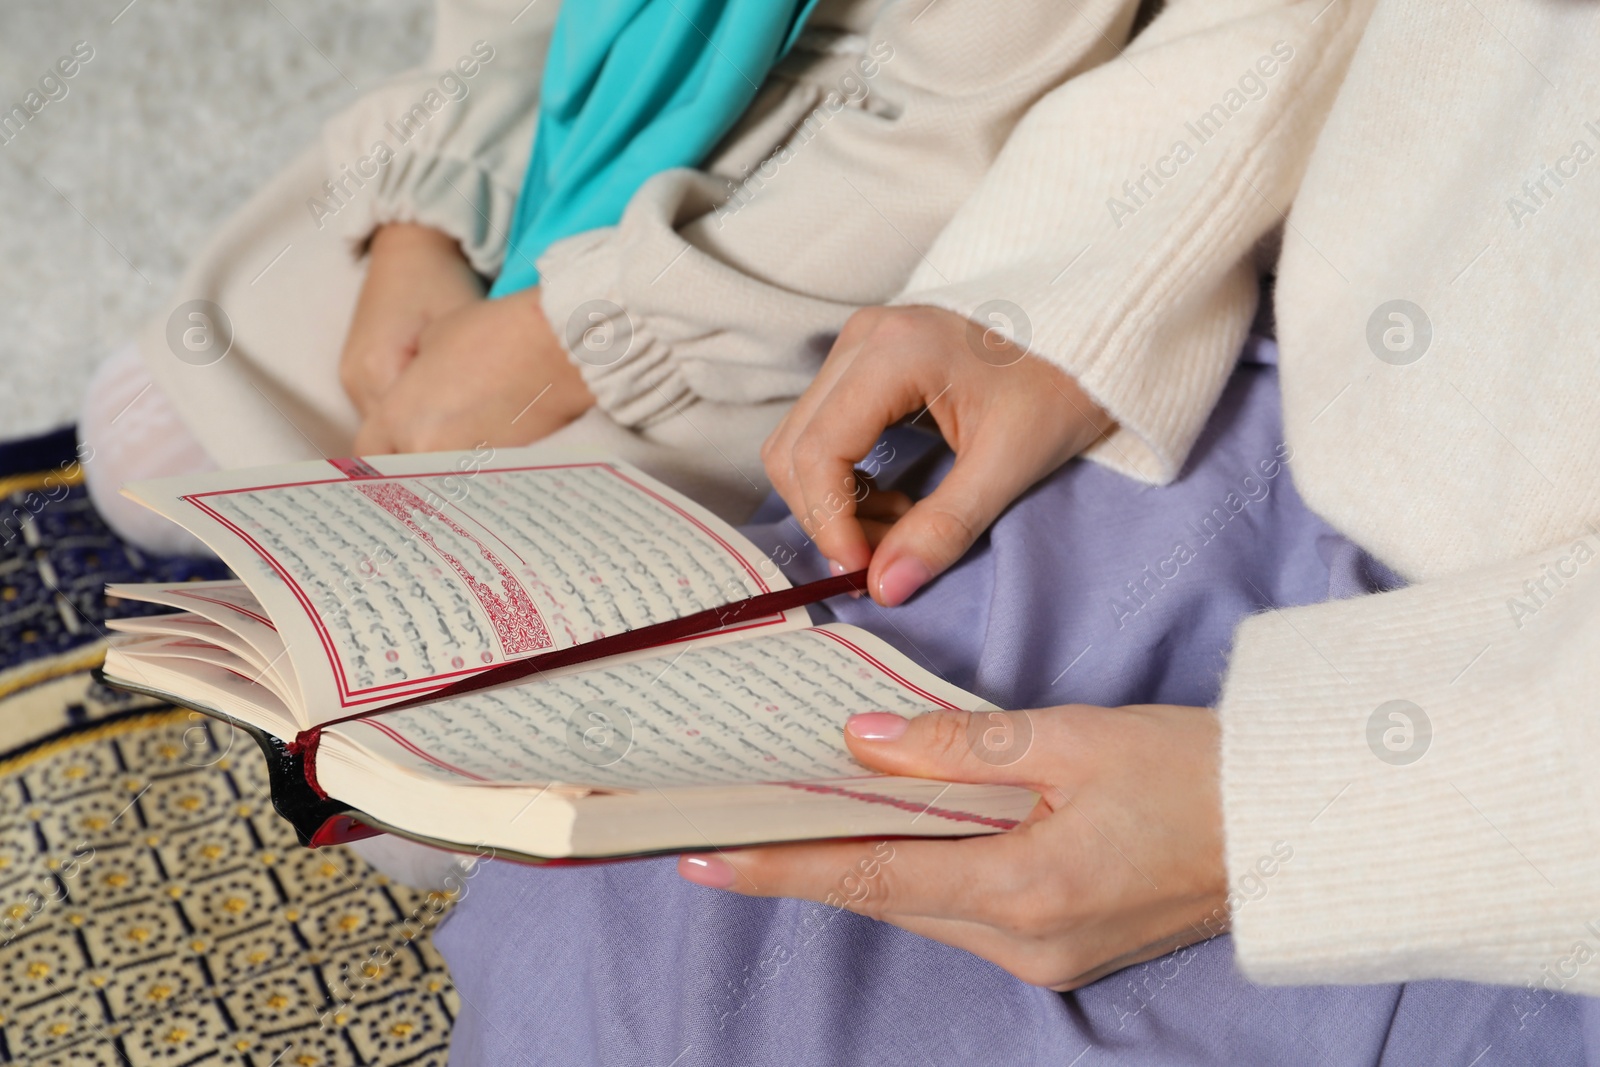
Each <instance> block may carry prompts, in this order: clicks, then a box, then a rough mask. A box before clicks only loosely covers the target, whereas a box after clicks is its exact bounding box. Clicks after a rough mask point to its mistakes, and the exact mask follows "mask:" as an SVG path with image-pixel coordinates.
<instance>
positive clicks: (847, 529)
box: [761, 307, 1112, 606]
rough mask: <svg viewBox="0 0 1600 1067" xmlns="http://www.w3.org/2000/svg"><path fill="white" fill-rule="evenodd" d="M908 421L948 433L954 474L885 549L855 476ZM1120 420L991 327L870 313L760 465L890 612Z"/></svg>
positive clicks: (944, 316) (902, 523)
mask: <svg viewBox="0 0 1600 1067" xmlns="http://www.w3.org/2000/svg"><path fill="white" fill-rule="evenodd" d="M908 415H909V416H915V417H916V419H914V420H913V421H918V420H926V421H923V422H922V425H927V423H928V422H932V423H934V424H936V425H937V426H938V427H939V430H940V432H941V433H943V434H944V439H945V440H946V441H947V442H949V444H950V447H951V448H953V449H955V451H956V462H955V466H954V467H952V468H951V470H950V473H949V475H947V476H946V477H945V479H944V481H943V482H942V483H940V485H939V487H938V488H937V489H936V490H934V492H932V493H930V494H929V495H928V496H927V497H926V498H925V499H923V500H921V501H918V502H917V503H916V504H915V505H914V506H913V507H911V508H910V509H909V510H908V511H906V512H905V514H904V516H903V517H902V518H900V519H899V520H898V521H896V522H895V523H894V524H893V525H892V526H891V527H890V528H889V530H888V533H887V534H886V535H884V536H883V538H882V541H881V543H879V544H878V547H877V550H876V551H873V550H872V549H871V548H870V547H869V542H868V535H867V531H866V530H865V529H863V527H862V523H861V518H862V516H861V515H859V514H858V509H857V506H856V496H857V495H858V494H856V493H855V492H854V488H855V485H856V482H855V477H856V476H855V473H854V471H853V466H854V464H856V463H857V462H859V461H860V460H862V459H864V458H865V457H866V455H867V453H868V451H869V450H870V449H871V448H872V446H873V444H874V443H876V442H877V440H878V437H879V435H880V434H882V433H883V431H884V430H885V429H886V428H888V427H889V426H891V425H893V424H894V423H895V422H896V421H897V420H899V419H901V418H903V417H905V416H908ZM1111 422H1112V420H1111V417H1110V416H1109V415H1107V414H1106V413H1105V412H1104V411H1103V410H1101V409H1100V407H1098V406H1097V405H1096V404H1095V403H1094V402H1093V401H1092V400H1090V399H1089V398H1088V396H1087V395H1085V394H1084V392H1083V390H1081V389H1079V388H1078V385H1077V383H1076V382H1074V381H1073V380H1072V379H1071V378H1070V377H1068V376H1067V375H1066V374H1064V373H1062V372H1061V371H1060V370H1058V369H1056V368H1055V367H1054V366H1052V365H1050V364H1049V363H1046V362H1045V361H1044V360H1042V359H1038V358H1035V357H1033V356H1030V355H1028V354H1027V353H1025V352H1024V351H1023V350H1022V349H1020V348H1018V347H1016V346H1015V345H1013V344H1011V343H1010V342H1009V341H1006V340H1005V339H1003V338H1001V337H1000V336H999V335H998V334H997V333H996V332H995V331H993V330H987V331H986V330H984V329H983V327H981V326H978V325H977V324H975V323H973V322H970V321H968V320H967V319H964V318H962V317H961V316H959V315H956V314H954V313H953V312H949V311H944V310H942V309H939V308H931V307H896V308H867V309H865V310H862V311H858V312H857V313H856V314H855V315H853V316H851V318H850V321H849V322H847V323H846V324H845V328H844V329H843V330H842V331H841V332H840V334H839V339H838V341H837V342H835V344H834V346H833V351H832V352H830V353H829V354H828V359H827V361H826V362H825V363H824V364H823V365H822V370H821V371H820V372H819V373H818V374H817V378H816V381H814V382H812V383H811V387H810V388H808V389H807V390H806V391H805V394H804V395H803V396H801V398H800V400H799V401H798V402H797V403H796V404H795V406H794V408H793V410H791V411H790V412H789V414H788V415H787V416H786V417H785V418H784V420H783V422H782V423H780V424H779V425H778V428H777V429H776V430H774V431H773V433H772V436H771V437H769V438H768V439H767V443H766V444H765V445H764V446H763V447H762V450H761V458H762V461H763V462H764V463H765V465H766V469H767V474H768V475H769V476H770V477H771V478H772V484H773V486H774V487H775V488H776V489H777V490H778V492H779V493H780V494H781V495H782V496H783V499H784V502H785V503H787V504H788V505H789V507H790V509H791V510H792V511H793V512H794V514H795V516H796V518H797V519H799V520H800V523H801V525H802V527H803V528H804V529H805V530H806V533H807V534H808V535H809V536H810V537H811V538H812V539H813V540H815V541H816V543H817V547H818V548H820V549H821V550H822V553H823V555H825V556H826V557H827V558H828V559H829V560H831V561H833V562H834V564H835V565H836V566H835V570H841V571H853V570H858V569H860V568H862V567H865V566H867V565H868V561H869V560H870V561H871V570H870V572H869V574H868V576H867V588H868V589H869V590H870V591H871V593H872V596H873V598H874V599H876V600H877V601H878V602H879V603H880V604H885V605H890V606H892V605H895V604H899V603H902V602H903V601H905V600H906V598H908V597H909V596H911V594H912V593H914V592H916V591H917V589H918V588H920V587H921V586H922V585H924V584H925V583H926V582H927V581H928V580H929V579H931V578H933V577H934V576H935V575H937V574H939V573H940V572H942V571H943V570H945V568H947V567H949V566H950V565H951V564H952V563H954V562H955V561H956V560H958V559H960V558H961V555H962V554H963V553H964V552H966V550H967V549H968V548H970V547H971V546H972V543H973V542H974V541H976V540H977V539H978V537H979V536H980V535H981V534H982V533H983V531H984V530H986V529H988V527H989V524H990V523H992V522H993V521H994V520H995V518H996V517H998V516H999V514H1000V512H1002V511H1003V510H1005V508H1006V506H1007V505H1009V504H1010V503H1011V502H1012V501H1013V500H1015V499H1016V498H1017V497H1019V496H1021V495H1022V494H1023V493H1024V492H1025V491H1027V489H1028V488H1029V487H1030V486H1032V485H1033V483H1034V482H1037V481H1038V480H1039V479H1040V478H1043V477H1044V476H1045V475H1047V474H1049V473H1051V472H1052V471H1054V470H1055V469H1056V468H1057V467H1059V466H1061V464H1063V463H1065V462H1066V461H1067V460H1068V459H1070V458H1072V457H1073V456H1075V455H1077V454H1078V453H1079V452H1081V451H1082V450H1083V449H1085V448H1087V447H1088V446H1089V445H1090V444H1092V443H1093V442H1094V441H1095V439H1096V438H1098V437H1100V436H1101V435H1102V434H1104V433H1105V432H1106V431H1107V430H1108V429H1109V428H1110V426H1111ZM874 540H876V538H874Z"/></svg>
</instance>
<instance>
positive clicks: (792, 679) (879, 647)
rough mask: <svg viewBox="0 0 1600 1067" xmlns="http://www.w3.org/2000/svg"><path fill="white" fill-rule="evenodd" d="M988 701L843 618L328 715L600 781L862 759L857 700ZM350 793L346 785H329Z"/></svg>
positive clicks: (827, 772) (390, 739)
mask: <svg viewBox="0 0 1600 1067" xmlns="http://www.w3.org/2000/svg"><path fill="white" fill-rule="evenodd" d="M936 708H959V709H962V710H967V711H979V710H988V709H992V708H993V705H991V704H987V703H985V702H984V701H982V700H979V699H978V698H977V697H975V696H972V695H971V694H970V693H966V692H964V691H963V690H961V689H958V688H956V687H955V686H952V685H949V684H947V683H945V682H943V681H941V680H940V679H938V678H936V677H934V676H933V675H931V674H929V673H928V672H926V671H924V670H922V669H921V668H919V667H917V666H916V665H915V664H913V663H912V662H911V661H910V660H908V659H906V658H905V657H904V656H902V655H901V654H900V653H898V652H896V651H895V650H894V649H892V648H890V647H889V646H888V645H886V644H885V643H883V642H882V641H880V640H878V639H877V638H875V637H873V636H872V635H870V634H868V633H866V632H865V631H863V630H858V629H856V628H855V627H852V626H845V625H841V624H832V625H828V626H823V627H816V628H811V629H805V630H798V631H791V632H787V633H776V634H767V635H763V636H761V637H758V638H753V639H749V640H744V641H735V642H723V643H710V644H702V643H690V644H686V645H684V646H683V647H682V648H679V649H676V650H673V649H656V650H651V651H650V652H648V653H639V654H635V655H633V656H627V657H617V658H616V659H614V660H607V661H605V665H604V666H603V667H602V668H599V669H596V668H594V665H592V664H585V665H583V666H582V667H578V668H572V669H570V670H567V671H562V672H552V673H551V674H549V675H545V676H541V677H540V678H539V679H537V680H536V681H533V682H529V683H524V684H522V685H516V686H508V687H504V688H500V689H493V690H486V691H484V692H482V693H473V694H469V695H467V696H463V697H456V698H452V699H449V700H442V701H439V702H437V703H434V704H429V705H425V706H422V707H417V708H406V709H403V710H399V711H391V712H386V713H384V714H382V715H378V716H374V717H371V718H368V719H363V720H359V721H357V722H350V723H341V724H339V725H337V726H333V727H330V728H328V729H327V730H326V731H325V732H324V733H323V741H322V744H323V751H325V752H326V751H328V748H329V746H330V745H334V744H338V743H339V741H341V740H342V741H345V742H348V743H353V744H354V745H356V746H358V747H360V748H364V749H366V750H367V751H368V752H369V753H371V754H373V755H376V756H377V757H379V758H380V759H381V760H384V761H388V762H391V763H393V764H397V765H399V766H400V767H403V768H405V769H406V770H409V771H411V772H412V773H415V774H421V775H426V776H429V777H433V778H445V779H451V780H455V781H464V782H484V783H497V784H509V783H517V784H539V783H568V784H575V785H583V786H591V787H597V788H606V789H644V788H649V787H667V786H677V785H713V784H731V783H743V782H782V781H810V780H816V779H833V778H842V777H853V776H859V775H862V774H865V773H866V772H865V771H864V769H863V768H862V767H861V766H860V765H859V764H858V763H856V762H855V760H854V759H853V758H852V757H851V756H850V754H849V751H848V750H847V749H846V748H845V745H844V738H843V735H842V733H841V731H842V729H843V727H844V723H845V720H846V719H848V718H849V717H850V716H851V715H853V714H855V713H856V712H862V711H895V712H900V713H901V714H905V715H916V714H919V713H921V712H924V711H930V710H933V709H936ZM340 799H343V800H346V801H347V802H350V803H359V800H358V798H355V797H341V798H340Z"/></svg>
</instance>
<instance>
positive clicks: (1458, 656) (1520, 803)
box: [1219, 560, 1600, 994]
mask: <svg viewBox="0 0 1600 1067" xmlns="http://www.w3.org/2000/svg"><path fill="white" fill-rule="evenodd" d="M1539 573H1540V571H1539V561H1526V560H1525V561H1518V562H1517V563H1516V564H1514V565H1505V566H1502V567H1501V568H1499V569H1498V570H1497V571H1495V572H1493V573H1480V574H1477V575H1474V576H1471V577H1463V578H1451V579H1443V580H1439V581H1436V582H1431V583H1428V584H1427V585H1424V586H1415V587H1411V588H1408V589H1404V590H1400V591H1398V592H1394V593H1386V594H1382V595H1378V596H1368V597H1360V598H1356V599H1353V600H1347V601H1339V602H1334V603H1329V604H1324V605H1319V606H1316V607H1309V608H1299V609H1293V610H1289V611H1272V612H1269V613H1268V614H1264V615H1259V616H1255V617H1253V618H1251V619H1249V620H1248V621H1246V622H1245V623H1244V624H1243V625H1242V626H1241V627H1240V629H1239V631H1238V634H1237V635H1236V641H1235V648H1234V652H1233V657H1232V664H1231V667H1230V671H1229V675H1228V678H1227V681H1226V685H1225V688H1224V692H1223V695H1222V699H1221V703H1220V709H1219V710H1220V713H1221V718H1222V724H1223V757H1222V759H1223V768H1222V777H1223V803H1224V809H1225V821H1226V828H1227V841H1228V867H1229V871H1230V874H1231V876H1232V884H1233V886H1234V889H1235V898H1234V899H1235V910H1234V918H1233V929H1234V934H1235V938H1236V941H1237V952H1238V959H1239V962H1240V964H1241V966H1242V967H1243V969H1244V971H1245V973H1246V974H1248V975H1249V976H1250V977H1251V978H1253V979H1255V980H1258V981H1264V982H1281V983H1317V984H1321V983H1337V982H1375V981H1401V980H1410V979H1419V978H1428V977H1449V978H1458V979H1470V980H1477V981H1487V982H1497V983H1506V984H1517V985H1522V984H1529V983H1533V984H1538V985H1541V986H1543V987H1544V988H1548V989H1564V990H1565V991H1567V992H1585V993H1591V994H1592V993H1595V992H1600V878H1597V875H1600V870H1597V866H1600V865H1597V863H1596V856H1597V855H1600V850H1597V849H1596V844H1597V842H1596V827H1597V825H1600V822H1597V819H1596V813H1597V806H1596V801H1595V797H1594V789H1593V787H1592V786H1591V785H1589V784H1588V783H1589V782H1590V781H1591V780H1592V778H1593V758H1594V757H1595V756H1596V755H1600V752H1597V749H1596V736H1595V727H1594V725H1593V720H1594V719H1595V715H1594V713H1593V708H1592V699H1593V693H1594V691H1595V688H1594V683H1595V681H1596V680H1597V679H1596V678H1594V677H1593V675H1594V674H1595V673H1596V665H1600V647H1596V646H1597V645H1600V642H1597V641H1596V635H1595V632H1594V631H1595V627H1594V625H1593V624H1592V623H1584V622H1582V619H1583V615H1582V612H1583V611H1587V612H1589V613H1590V614H1589V617H1590V618H1593V617H1594V613H1595V609H1596V608H1600V603H1596V601H1597V600H1600V597H1597V595H1596V594H1600V584H1597V583H1596V582H1594V581H1590V582H1589V586H1590V588H1589V589H1588V590H1587V591H1584V590H1580V589H1577V588H1569V589H1567V590H1565V595H1566V597H1567V603H1566V604H1565V605H1557V604H1555V603H1553V602H1547V604H1546V606H1545V607H1544V608H1542V609H1541V610H1539V611H1538V612H1537V613H1536V614H1534V615H1533V616H1531V617H1528V616H1522V617H1520V618H1519V617H1518V616H1516V615H1514V613H1513V612H1512V610H1511V609H1510V607H1509V606H1508V605H1510V604H1511V603H1512V602H1513V601H1515V600H1516V598H1518V597H1525V595H1526V594H1525V592H1524V586H1523V583H1524V581H1525V580H1526V579H1527V578H1528V577H1529V576H1530V575H1533V576H1537V575H1538V574H1539ZM1585 600H1587V601H1589V602H1590V603H1588V604H1585V603H1584V601H1585ZM1518 622H1520V623H1521V625H1520V626H1519V625H1517V624H1516V623H1518ZM1579 631H1582V633H1581V634H1580V633H1579ZM1579 643H1583V644H1586V645H1587V646H1588V649H1587V651H1583V650H1580V649H1577V648H1575V647H1574V646H1575V645H1576V644H1579ZM1563 646H1565V647H1564V648H1563ZM1575 657H1576V658H1575ZM1580 675H1583V676H1587V680H1586V681H1585V680H1583V678H1580V677H1579V676H1580ZM1285 851H1288V852H1290V853H1291V856H1290V858H1289V859H1288V860H1287V861H1284V862H1272V863H1268V864H1262V863H1261V860H1262V858H1263V857H1275V858H1277V859H1281V856H1282V853H1283V852H1285ZM1268 868H1271V869H1272V872H1273V873H1272V874H1271V875H1270V876H1267V875H1265V874H1263V871H1265V870H1266V869H1268ZM1252 872H1253V873H1252ZM1591 957H1592V958H1593V960H1594V962H1592V963H1589V960H1590V958H1591ZM1585 963H1587V964H1588V965H1587V966H1584V964H1585ZM1551 975H1555V976H1557V977H1556V978H1555V979H1551V978H1550V977H1549V976H1551ZM1552 983H1553V984H1552Z"/></svg>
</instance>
